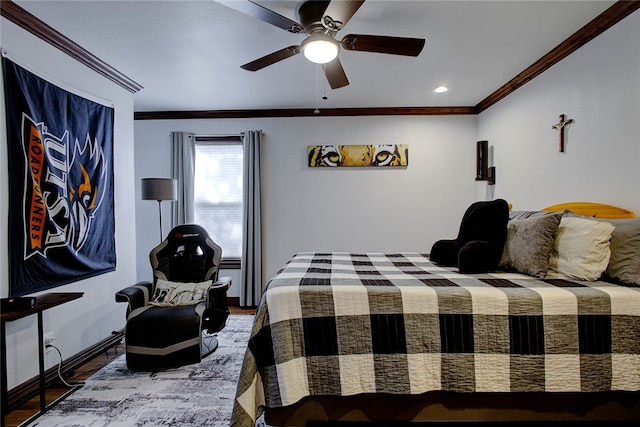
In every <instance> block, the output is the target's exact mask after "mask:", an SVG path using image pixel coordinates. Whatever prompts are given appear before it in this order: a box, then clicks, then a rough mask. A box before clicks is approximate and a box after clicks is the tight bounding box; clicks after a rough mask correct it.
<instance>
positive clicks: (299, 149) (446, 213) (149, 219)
mask: <svg viewBox="0 0 640 427" xmlns="http://www.w3.org/2000/svg"><path fill="white" fill-rule="evenodd" d="M251 129H262V130H263V131H264V132H265V137H264V144H263V146H262V150H263V151H262V154H263V157H262V161H263V191H264V194H263V216H264V256H265V269H266V271H265V274H266V278H269V277H271V276H272V275H273V274H274V273H275V272H276V271H277V269H278V268H279V267H281V265H282V264H283V263H284V262H285V261H286V260H287V259H288V258H289V257H290V256H291V255H293V254H294V253H296V252H299V251H316V250H319V251H368V252H376V251H378V252H381V251H419V252H429V251H430V249H431V245H432V244H433V242H434V241H435V240H437V239H440V238H443V237H455V235H456V234H457V232H458V227H459V225H460V219H461V218H462V214H463V212H464V209H466V207H467V205H469V204H470V203H471V202H473V201H475V200H476V197H478V196H477V194H478V188H479V187H478V186H483V185H484V184H477V183H476V182H475V180H474V178H475V150H476V148H475V142H476V117H475V116H447V117H443V116H438V117H435V116H434V117H359V118H358V117H356V118H348V117H321V116H319V117H308V118H278V119H274V118H269V119H224V120H210V119H198V120H158V121H155V120H150V121H146V120H140V121H136V122H135V137H136V144H135V155H136V183H137V184H136V185H137V186H138V187H139V182H140V179H141V178H144V177H146V176H156V175H157V176H169V175H170V166H169V163H170V160H169V158H170V142H169V133H170V132H171V131H174V130H175V131H189V132H194V133H196V134H238V133H240V132H242V131H244V130H251ZM330 143H335V144H384V143H394V144H408V145H409V166H407V167H406V168H309V167H308V166H307V157H306V156H307V145H310V144H330ZM150 153H153V159H154V161H153V162H150V161H149V157H150ZM482 188H484V187H482ZM136 191H137V192H139V191H140V190H139V188H138V189H137V190H136ZM482 197H484V193H483V196H482ZM136 206H137V208H136V213H137V218H136V221H137V224H138V226H137V230H136V231H137V236H136V240H137V241H138V247H139V248H145V250H142V249H141V250H140V251H139V254H138V277H139V278H140V279H141V280H142V279H145V278H148V277H150V275H151V271H150V267H148V264H149V261H148V251H147V253H146V254H145V253H144V252H145V251H146V248H149V249H151V248H152V247H153V246H155V245H156V244H157V243H158V222H157V221H158V219H157V217H158V213H157V205H156V204H154V203H152V202H147V201H141V200H139V197H137V198H136ZM165 214H166V215H168V214H169V210H168V208H167V210H166V211H165ZM165 214H163V218H165V216H164V215H165ZM167 231H168V230H167ZM214 240H215V236H214ZM147 270H148V272H147ZM141 274H142V276H141ZM221 274H223V275H224V274H225V272H224V271H221ZM227 275H228V274H227ZM234 280H235V278H234ZM238 280H239V279H238ZM237 283H239V282H237V281H236V283H235V284H234V285H233V286H232V289H231V290H230V291H229V295H230V296H237V295H239V291H238V287H237Z"/></svg>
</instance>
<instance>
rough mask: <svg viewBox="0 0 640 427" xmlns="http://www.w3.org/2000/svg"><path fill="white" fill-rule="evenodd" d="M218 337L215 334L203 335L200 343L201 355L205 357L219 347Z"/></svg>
mask: <svg viewBox="0 0 640 427" xmlns="http://www.w3.org/2000/svg"><path fill="white" fill-rule="evenodd" d="M218 344H219V343H218V339H217V338H216V337H214V336H213V335H203V336H202V343H201V344H200V357H201V358H203V359H204V358H205V357H207V356H208V355H210V354H211V353H213V352H214V351H216V349H217V348H218Z"/></svg>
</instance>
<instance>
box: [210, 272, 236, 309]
mask: <svg viewBox="0 0 640 427" xmlns="http://www.w3.org/2000/svg"><path fill="white" fill-rule="evenodd" d="M230 287H231V277H220V278H218V280H216V281H215V282H213V283H212V284H211V286H209V295H208V297H209V298H208V304H207V308H214V309H215V308H221V307H225V308H226V307H227V291H228V290H229V288H230Z"/></svg>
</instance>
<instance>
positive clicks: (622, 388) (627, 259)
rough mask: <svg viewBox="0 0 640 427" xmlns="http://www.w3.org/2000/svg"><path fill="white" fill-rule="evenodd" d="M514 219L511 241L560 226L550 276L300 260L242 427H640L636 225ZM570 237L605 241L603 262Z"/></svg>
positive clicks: (387, 259)
mask: <svg viewBox="0 0 640 427" xmlns="http://www.w3.org/2000/svg"><path fill="white" fill-rule="evenodd" d="M570 209H573V211H572V210H570ZM603 212H605V213H603ZM512 214H513V215H510V217H511V218H512V219H511V220H510V221H509V227H510V228H509V233H510V236H511V237H510V238H514V236H517V234H513V233H517V230H518V227H520V226H521V225H522V224H528V225H529V226H530V225H531V224H532V223H533V222H535V221H543V220H541V219H538V218H546V216H548V215H556V216H559V217H562V222H561V226H558V228H557V230H556V232H554V235H555V236H554V238H553V239H552V243H551V244H552V245H554V250H553V252H552V253H553V256H552V257H551V258H553V257H555V264H554V263H553V262H552V261H551V260H550V264H549V265H550V266H551V265H553V268H552V269H551V268H550V269H549V273H548V274H545V275H544V276H543V277H535V276H532V275H530V274H525V273H523V272H521V271H517V270H514V269H513V268H505V269H504V271H502V270H501V271H497V272H492V273H486V274H467V275H465V274H460V273H459V272H458V271H457V269H456V268H445V267H441V266H438V265H436V264H434V263H432V262H431V261H430V260H429V257H428V255H427V254H420V253H345V252H331V253H317V252H306V253H298V254H295V255H294V256H292V258H291V259H290V260H289V261H287V263H286V264H285V265H284V266H283V267H282V269H280V271H278V272H277V273H276V274H275V275H274V277H273V278H272V279H271V280H270V281H269V283H268V285H267V288H266V290H265V292H264V294H263V297H262V300H261V302H260V305H259V307H258V309H257V312H256V316H255V320H254V325H253V329H252V334H251V338H250V341H249V344H248V347H247V351H246V353H245V358H244V361H243V366H242V370H241V372H240V378H239V382H238V386H237V392H236V398H235V401H234V408H233V414H232V420H231V425H232V426H238V427H240V426H242V427H244V426H253V425H254V424H255V422H256V419H259V420H261V419H262V418H264V421H265V422H266V423H267V424H268V425H272V426H303V425H322V423H330V424H335V423H336V422H361V421H377V422H388V423H389V425H397V424H398V423H399V422H401V421H431V422H433V421H448V420H457V421H470V422H476V421H541V420H545V421H548V420H554V421H563V420H565V421H578V420H579V421H586V420H591V421H593V420H606V421H613V420H615V421H619V422H637V421H638V420H640V271H639V270H640V263H639V261H638V257H639V256H640V232H639V231H638V230H640V228H639V226H640V222H639V221H640V219H637V218H634V215H633V212H631V211H628V210H626V209H621V208H616V207H613V206H609V205H601V204H597V203H583V202H574V203H571V204H561V205H554V206H551V207H549V208H545V209H542V210H540V211H513V212H512ZM565 218H566V220H565ZM603 218H615V219H603ZM565 222H566V225H565V226H564V227H562V224H564V223H565ZM596 222H598V223H599V224H597V225H596V224H594V223H596ZM600 223H602V224H610V225H609V226H607V225H600ZM575 224H580V227H582V226H583V225H589V226H595V227H594V228H598V229H599V230H600V229H601V228H602V229H606V230H609V232H608V236H607V233H606V231H605V232H604V237H603V236H599V237H598V239H600V240H601V241H600V242H599V245H600V246H601V247H600V248H599V249H597V250H596V249H594V248H596V247H597V246H598V245H597V244H595V243H593V242H591V243H589V244H587V243H585V240H584V239H586V238H587V237H585V236H584V234H585V231H584V230H582V229H579V230H578V231H575V230H573V231H572V228H571V227H573V226H574V225H575ZM514 230H515V231H514ZM528 230H530V228H529V229H528ZM572 233H574V234H572ZM576 233H577V234H576ZM586 234H588V233H586ZM596 234H597V233H596ZM600 234H602V233H600ZM589 238H591V237H589ZM603 241H606V242H603ZM509 242H510V240H509V239H508V240H507V245H508V244H509ZM572 245H573V247H572ZM603 245H604V246H606V250H604V252H605V253H608V255H607V257H606V259H604V260H603V259H602V258H603V257H602V256H601V255H602V252H603V249H602V246H603ZM505 247H506V246H505ZM576 248H587V249H589V250H590V252H589V251H587V252H589V253H587V254H585V253H579V252H580V251H578V250H577V249H576ZM591 249H593V250H591ZM565 252H567V253H569V254H570V257H571V259H570V261H569V262H568V263H567V264H566V269H565V267H563V265H565V264H563V262H564V261H566V260H564V261H563V258H566V256H564V253H565ZM582 252H584V251H582ZM596 252H597V253H596ZM512 255H513V254H512ZM516 255H517V254H516ZM582 257H587V258H586V259H581V258H582ZM589 257H591V258H589ZM594 257H595V258H594ZM503 258H504V256H503ZM603 263H604V266H603V267H601V270H602V271H600V273H598V272H597V271H596V272H594V271H592V270H593V268H594V266H595V265H596V264H599V265H603ZM505 265H507V264H505ZM630 265H631V267H630ZM576 266H577V267H576ZM581 266H582V267H581ZM576 268H578V269H579V268H582V269H583V270H585V271H586V272H584V271H582V270H580V271H578V272H576V271H575V269H576ZM572 269H573V270H572ZM581 274H585V275H586V276H584V277H583V276H581ZM594 274H596V275H597V278H595V279H594V278H593V277H591V276H592V275H594ZM590 275H591V276H590ZM327 425H329V424H327Z"/></svg>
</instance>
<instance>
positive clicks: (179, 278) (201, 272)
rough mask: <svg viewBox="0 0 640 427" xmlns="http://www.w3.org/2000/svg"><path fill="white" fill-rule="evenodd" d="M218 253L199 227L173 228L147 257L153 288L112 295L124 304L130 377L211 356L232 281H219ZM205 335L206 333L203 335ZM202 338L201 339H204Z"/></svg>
mask: <svg viewBox="0 0 640 427" xmlns="http://www.w3.org/2000/svg"><path fill="white" fill-rule="evenodd" d="M221 256H222V248H221V247H220V246H218V245H217V244H216V243H214V242H213V240H211V238H210V237H209V235H208V233H207V231H206V230H205V229H204V228H202V227H201V226H199V225H195V224H185V225H178V226H177V227H174V228H173V229H172V230H171V232H170V233H169V235H168V236H167V238H166V239H165V240H164V241H163V242H162V243H160V245H158V246H156V247H155V248H154V249H153V250H152V251H151V253H150V254H149V260H150V261H151V267H152V269H153V283H152V282H146V281H145V282H138V283H136V284H135V285H133V286H129V287H127V288H125V289H123V290H121V291H119V292H117V293H116V301H117V302H127V303H128V304H129V306H128V308H127V325H126V329H125V352H126V359H127V367H128V368H129V369H130V370H132V371H157V370H160V369H165V368H173V367H177V366H182V365H187V364H191V363H197V362H200V361H201V360H202V358H203V357H205V356H207V355H208V354H210V353H212V352H213V351H215V349H216V348H217V346H218V342H217V340H216V338H215V336H213V335H211V334H215V333H217V332H219V331H221V330H222V329H223V328H224V326H225V325H226V321H227V318H228V317H229V309H228V307H227V290H228V289H229V287H230V286H231V279H230V278H228V277H223V278H220V279H218V267H219V265H220V258H221ZM203 331H206V333H205V334H203ZM203 335H204V336H203Z"/></svg>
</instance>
